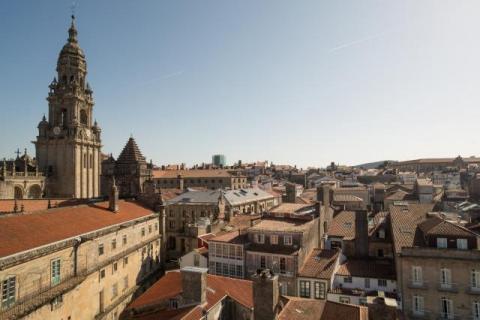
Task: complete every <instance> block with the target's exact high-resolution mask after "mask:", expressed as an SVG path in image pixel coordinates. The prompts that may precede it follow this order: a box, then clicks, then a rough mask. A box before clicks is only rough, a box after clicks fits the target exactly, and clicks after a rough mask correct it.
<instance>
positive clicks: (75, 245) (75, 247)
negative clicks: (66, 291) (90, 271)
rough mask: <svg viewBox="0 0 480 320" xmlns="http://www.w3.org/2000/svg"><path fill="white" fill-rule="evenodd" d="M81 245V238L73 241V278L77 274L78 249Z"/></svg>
mask: <svg viewBox="0 0 480 320" xmlns="http://www.w3.org/2000/svg"><path fill="white" fill-rule="evenodd" d="M81 243H82V238H80V237H77V238H75V239H74V240H73V276H74V277H76V276H77V272H78V247H80V244H81Z"/></svg>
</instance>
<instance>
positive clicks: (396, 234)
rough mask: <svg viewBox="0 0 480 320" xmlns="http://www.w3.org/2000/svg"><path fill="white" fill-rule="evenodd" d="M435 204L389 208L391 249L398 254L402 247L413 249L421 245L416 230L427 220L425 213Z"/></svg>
mask: <svg viewBox="0 0 480 320" xmlns="http://www.w3.org/2000/svg"><path fill="white" fill-rule="evenodd" d="M434 206H435V204H430V203H428V204H408V205H401V206H395V205H391V206H390V225H391V230H392V236H393V248H394V251H395V253H397V254H399V253H400V252H401V251H402V247H413V246H414V245H421V244H422V243H423V236H422V234H421V232H420V230H419V229H418V228H417V226H418V224H420V223H422V222H423V221H425V220H426V219H427V213H428V212H431V211H432V210H433V207H434Z"/></svg>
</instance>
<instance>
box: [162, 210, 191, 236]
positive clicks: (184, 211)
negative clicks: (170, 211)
mask: <svg viewBox="0 0 480 320" xmlns="http://www.w3.org/2000/svg"><path fill="white" fill-rule="evenodd" d="M184 212H185V211H184ZM157 230H158V223H155V231H157Z"/></svg>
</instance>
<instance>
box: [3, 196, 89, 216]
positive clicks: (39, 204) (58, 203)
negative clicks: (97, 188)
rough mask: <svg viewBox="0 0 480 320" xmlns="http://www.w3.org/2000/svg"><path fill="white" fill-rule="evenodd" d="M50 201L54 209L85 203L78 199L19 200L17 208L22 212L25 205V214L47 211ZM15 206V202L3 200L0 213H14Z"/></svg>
mask: <svg viewBox="0 0 480 320" xmlns="http://www.w3.org/2000/svg"><path fill="white" fill-rule="evenodd" d="M48 201H50V205H51V206H52V208H55V207H67V206H75V205H79V204H82V203H85V200H76V199H50V200H49V199H20V200H17V207H18V210H20V209H21V207H22V205H23V210H24V212H34V211H41V210H47V209H48ZM14 206H15V200H13V199H2V200H0V213H7V212H13V208H14Z"/></svg>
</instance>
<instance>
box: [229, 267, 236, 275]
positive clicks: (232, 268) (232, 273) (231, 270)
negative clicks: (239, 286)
mask: <svg viewBox="0 0 480 320" xmlns="http://www.w3.org/2000/svg"><path fill="white" fill-rule="evenodd" d="M235 271H236V270H235V265H234V264H231V265H230V277H235Z"/></svg>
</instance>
